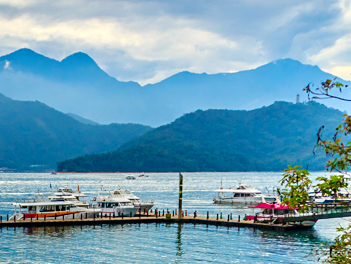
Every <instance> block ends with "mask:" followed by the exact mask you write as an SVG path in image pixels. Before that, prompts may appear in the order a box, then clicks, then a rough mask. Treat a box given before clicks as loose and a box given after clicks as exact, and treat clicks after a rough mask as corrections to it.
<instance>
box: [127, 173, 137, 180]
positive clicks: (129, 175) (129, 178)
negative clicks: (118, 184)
mask: <svg viewBox="0 0 351 264" xmlns="http://www.w3.org/2000/svg"><path fill="white" fill-rule="evenodd" d="M126 180H135V176H134V175H131V174H128V175H127V177H126Z"/></svg>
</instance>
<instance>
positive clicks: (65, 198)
mask: <svg viewBox="0 0 351 264" xmlns="http://www.w3.org/2000/svg"><path fill="white" fill-rule="evenodd" d="M48 198H49V199H50V200H52V201H69V202H71V203H73V204H75V205H76V206H79V207H86V208H87V207H89V206H90V204H89V203H88V202H86V201H82V200H79V199H78V197H76V196H73V195H50V196H48Z"/></svg>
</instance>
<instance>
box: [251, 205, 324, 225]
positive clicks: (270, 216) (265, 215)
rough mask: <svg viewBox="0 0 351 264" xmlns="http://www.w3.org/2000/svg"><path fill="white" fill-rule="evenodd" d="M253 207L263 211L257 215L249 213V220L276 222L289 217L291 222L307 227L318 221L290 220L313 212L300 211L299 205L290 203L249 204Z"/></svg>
mask: <svg viewBox="0 0 351 264" xmlns="http://www.w3.org/2000/svg"><path fill="white" fill-rule="evenodd" d="M249 208H253V209H261V211H260V212H259V213H257V214H255V215H247V216H246V219H247V220H255V219H256V221H258V222H272V223H274V222H276V221H277V219H280V220H282V221H284V218H289V223H291V224H294V225H302V226H305V227H312V226H314V225H315V224H316V223H317V221H318V220H317V219H314V220H307V221H290V220H291V218H294V217H299V216H308V215H312V213H300V212H299V210H298V208H297V207H294V208H293V207H290V206H288V205H282V204H280V203H273V204H269V203H260V204H258V205H255V206H249Z"/></svg>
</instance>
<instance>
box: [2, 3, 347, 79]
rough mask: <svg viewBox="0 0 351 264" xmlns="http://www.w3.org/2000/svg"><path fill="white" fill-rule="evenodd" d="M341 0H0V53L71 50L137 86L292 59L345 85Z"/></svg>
mask: <svg viewBox="0 0 351 264" xmlns="http://www.w3.org/2000/svg"><path fill="white" fill-rule="evenodd" d="M350 46H351V1H344V0H314V1H308V0H302V1H299V0H296V1H294V0H292V1H281V0H274V1H273V0H265V1H262V0H214V1H208V0H186V1H185V0H180V1H177V0H172V1H169V0H155V1H148V0H134V1H120V0H74V1H72V0H55V1H47V0H0V56H2V55H6V54H8V53H11V52H13V51H15V50H17V49H20V48H30V49H32V50H34V51H36V52H38V53H40V54H43V55H45V56H47V57H50V58H54V59H56V60H62V59H64V58H65V57H67V56H68V55H70V54H72V53H75V52H78V51H81V52H85V53H87V54H89V55H90V56H91V57H92V58H93V59H94V60H95V61H96V62H97V63H98V65H99V66H100V67H101V68H102V69H103V70H104V71H106V72H107V73H108V74H109V75H111V76H113V77H115V78H117V79H118V80H120V81H136V82H139V83H140V84H142V85H145V84H148V83H155V82H159V81H161V80H163V79H165V78H167V77H169V76H171V75H173V74H176V73H178V72H181V71H190V72H196V73H203V72H206V73H209V74H212V73H219V72H237V71H241V70H247V69H252V68H256V67H258V66H260V65H263V64H266V63H269V62H271V61H274V60H277V59H282V58H292V59H295V60H299V61H300V62H302V63H305V64H312V65H318V66H319V67H320V68H321V69H323V70H324V71H327V72H329V73H332V74H334V75H336V76H339V77H342V78H343V79H345V80H351V75H350V74H351V49H350V48H349V47H350Z"/></svg>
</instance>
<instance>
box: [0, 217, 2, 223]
mask: <svg viewBox="0 0 351 264" xmlns="http://www.w3.org/2000/svg"><path fill="white" fill-rule="evenodd" d="M0 222H1V223H2V215H0Z"/></svg>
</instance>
